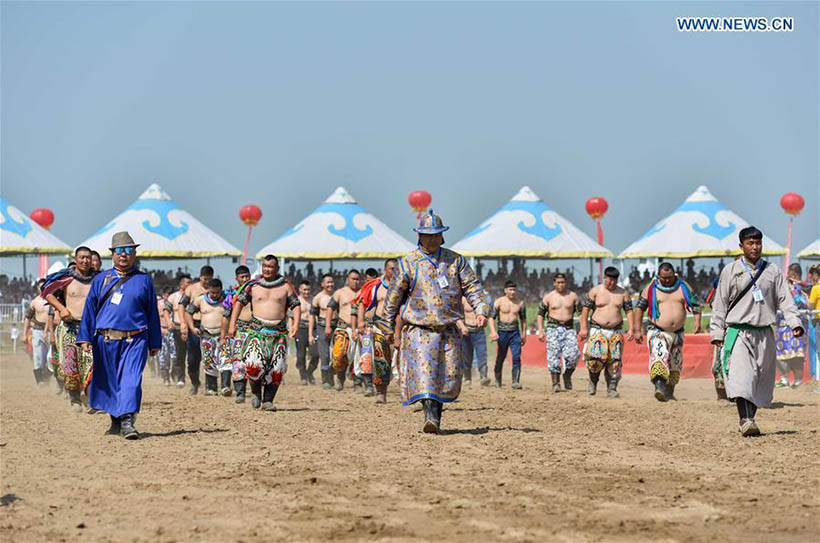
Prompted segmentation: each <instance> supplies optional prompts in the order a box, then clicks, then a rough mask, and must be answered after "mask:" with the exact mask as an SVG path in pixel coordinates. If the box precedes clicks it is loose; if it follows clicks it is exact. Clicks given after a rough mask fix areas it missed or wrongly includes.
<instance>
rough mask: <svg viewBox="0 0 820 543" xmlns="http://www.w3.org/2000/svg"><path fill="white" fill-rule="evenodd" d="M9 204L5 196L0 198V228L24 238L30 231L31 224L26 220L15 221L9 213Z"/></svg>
mask: <svg viewBox="0 0 820 543" xmlns="http://www.w3.org/2000/svg"><path fill="white" fill-rule="evenodd" d="M10 205H11V204H9V203H8V202H7V201H6V199H5V198H0V215H2V216H3V222H2V223H0V230H5V231H7V232H11V233H12V234H17V235H18V236H20V237H23V238H24V237H26V236H27V235H28V233H29V232H31V224H29V223H28V221H26V220H23V221H19V222H18V221H15V220H14V219H13V218H12V217H11V214H10V213H9V206H10Z"/></svg>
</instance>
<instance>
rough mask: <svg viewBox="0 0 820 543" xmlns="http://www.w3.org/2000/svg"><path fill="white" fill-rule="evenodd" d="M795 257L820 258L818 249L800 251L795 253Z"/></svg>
mask: <svg viewBox="0 0 820 543" xmlns="http://www.w3.org/2000/svg"><path fill="white" fill-rule="evenodd" d="M797 258H802V259H804V260H817V259H819V258H820V251H800V252H799V253H797Z"/></svg>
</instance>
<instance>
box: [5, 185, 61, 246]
mask: <svg viewBox="0 0 820 543" xmlns="http://www.w3.org/2000/svg"><path fill="white" fill-rule="evenodd" d="M70 252H71V247H69V246H68V245H67V244H65V243H63V242H62V241H60V240H59V239H58V238H57V237H56V236H55V235H54V234H52V233H51V232H49V231H48V230H46V229H45V228H43V227H42V226H40V225H39V224H37V223H36V222H34V221H32V220H31V219H29V218H28V217H27V216H26V214H25V213H23V212H22V211H20V210H19V209H17V208H16V207H14V206H13V205H11V204H10V203H9V202H8V200H6V199H5V198H2V197H0V255H2V256H11V255H19V254H32V253H33V254H66V253H70Z"/></svg>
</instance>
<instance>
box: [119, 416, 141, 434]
mask: <svg viewBox="0 0 820 543" xmlns="http://www.w3.org/2000/svg"><path fill="white" fill-rule="evenodd" d="M134 420H135V417H134V414H133V413H126V414H125V415H123V416H122V417H120V434H121V435H122V437H124V438H125V439H139V438H140V434H139V432H137V429H136V428H134Z"/></svg>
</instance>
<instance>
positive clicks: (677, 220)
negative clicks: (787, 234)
mask: <svg viewBox="0 0 820 543" xmlns="http://www.w3.org/2000/svg"><path fill="white" fill-rule="evenodd" d="M746 226H749V223H748V222H747V221H745V220H743V219H741V218H740V217H738V216H737V215H735V214H734V213H733V212H732V210H730V209H729V208H727V207H726V206H724V205H723V204H721V203H720V202H719V201H718V200H717V198H715V197H714V196H713V195H712V193H711V192H709V189H708V188H706V186H705V185H701V186H699V187H698V189H697V190H696V191H695V192H693V193H692V194H691V195H690V196H689V197H688V198H687V199H686V200H685V201H684V202H683V204H681V205H680V207H678V208H677V209H676V210H675V211H674V212H672V214H671V215H669V216H668V217H666V218H665V219H663V220H661V221H660V222H658V223H657V224H656V225H655V226H653V227H652V228H651V229H650V230H649V231H648V232H647V233H646V234H644V235H643V236H642V237H641V238H640V239H638V240H637V241H636V242H635V243H633V244H632V245H630V246H629V247H627V248H626V249H624V251H623V252H622V253H621V254H619V255H618V258H694V257H721V256H732V255H738V254H740V248H739V247H738V244H739V243H738V232H739V231H740V230H741V229H743V228H745V227H746ZM785 253H786V249H784V248H783V247H782V246H781V245H779V244H778V243H775V242H774V241H773V240H772V239H771V238H769V237H768V236H765V235H764V236H763V254H766V255H782V254H785Z"/></svg>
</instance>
